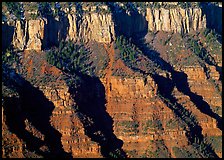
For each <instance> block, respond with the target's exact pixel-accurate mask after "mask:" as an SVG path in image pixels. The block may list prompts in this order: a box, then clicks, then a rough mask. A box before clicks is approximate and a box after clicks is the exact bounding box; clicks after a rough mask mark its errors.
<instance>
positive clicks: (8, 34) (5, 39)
mask: <svg viewBox="0 0 224 160" xmlns="http://www.w3.org/2000/svg"><path fill="white" fill-rule="evenodd" d="M13 34H14V27H13V26H9V25H7V24H3V25H2V50H3V51H5V50H6V49H7V48H8V47H9V46H10V45H11V44H12V40H13Z"/></svg>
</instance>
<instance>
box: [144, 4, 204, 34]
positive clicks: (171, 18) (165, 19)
mask: <svg viewBox="0 0 224 160" xmlns="http://www.w3.org/2000/svg"><path fill="white" fill-rule="evenodd" d="M146 19H147V21H148V30H149V31H160V30H162V31H167V32H174V33H188V32H189V31H191V30H194V31H196V30H199V29H202V28H206V16H205V15H203V14H202V10H201V9H199V8H189V9H182V8H172V9H165V8H161V9H151V8H147V11H146Z"/></svg>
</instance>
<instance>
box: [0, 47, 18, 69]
mask: <svg viewBox="0 0 224 160" xmlns="http://www.w3.org/2000/svg"><path fill="white" fill-rule="evenodd" d="M18 62H19V56H18V55H17V54H16V53H15V52H14V51H13V48H12V47H9V48H8V49H6V51H5V52H2V64H6V65H8V66H12V65H13V64H14V63H18Z"/></svg>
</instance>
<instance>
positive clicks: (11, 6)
mask: <svg viewBox="0 0 224 160" xmlns="http://www.w3.org/2000/svg"><path fill="white" fill-rule="evenodd" d="M3 5H6V6H7V8H8V11H9V12H10V13H11V14H14V15H15V16H16V17H17V18H18V19H20V18H21V11H22V10H21V7H22V6H21V4H20V3H19V2H3Z"/></svg>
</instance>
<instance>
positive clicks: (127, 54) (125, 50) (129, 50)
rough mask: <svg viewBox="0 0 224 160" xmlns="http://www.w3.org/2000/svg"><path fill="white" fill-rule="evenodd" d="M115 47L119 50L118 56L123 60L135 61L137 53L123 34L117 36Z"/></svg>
mask: <svg viewBox="0 0 224 160" xmlns="http://www.w3.org/2000/svg"><path fill="white" fill-rule="evenodd" d="M115 44H116V48H118V49H119V50H120V56H121V58H122V60H123V61H124V62H127V63H132V62H134V61H135V59H136V56H137V53H136V51H135V50H136V47H135V45H134V44H131V42H130V41H128V40H127V39H126V38H125V37H124V36H119V37H117V39H116V41H115Z"/></svg>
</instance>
